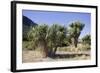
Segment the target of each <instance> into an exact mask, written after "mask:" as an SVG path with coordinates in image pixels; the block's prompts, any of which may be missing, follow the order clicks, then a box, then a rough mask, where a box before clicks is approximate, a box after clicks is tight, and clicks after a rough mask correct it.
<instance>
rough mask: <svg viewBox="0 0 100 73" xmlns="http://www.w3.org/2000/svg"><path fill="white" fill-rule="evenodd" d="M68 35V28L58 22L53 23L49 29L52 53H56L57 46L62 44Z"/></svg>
mask: <svg viewBox="0 0 100 73" xmlns="http://www.w3.org/2000/svg"><path fill="white" fill-rule="evenodd" d="M65 37H66V28H65V27H63V26H60V25H58V24H53V25H52V26H51V27H50V28H49V30H48V40H49V43H50V44H51V53H52V54H53V55H55V52H56V51H57V47H59V46H62V43H63V42H64V39H65Z"/></svg>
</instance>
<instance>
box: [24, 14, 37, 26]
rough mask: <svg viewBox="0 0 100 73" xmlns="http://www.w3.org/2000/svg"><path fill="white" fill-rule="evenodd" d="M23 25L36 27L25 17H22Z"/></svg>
mask: <svg viewBox="0 0 100 73" xmlns="http://www.w3.org/2000/svg"><path fill="white" fill-rule="evenodd" d="M23 24H24V25H27V26H35V25H38V24H37V23H35V22H33V21H32V20H31V19H29V18H28V17H26V16H23Z"/></svg>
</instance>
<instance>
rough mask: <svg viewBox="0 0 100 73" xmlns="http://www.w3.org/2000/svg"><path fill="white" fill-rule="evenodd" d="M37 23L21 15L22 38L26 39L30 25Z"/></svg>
mask: <svg viewBox="0 0 100 73" xmlns="http://www.w3.org/2000/svg"><path fill="white" fill-rule="evenodd" d="M36 25H38V24H37V23H35V22H33V21H32V20H31V19H29V18H28V17H26V16H23V40H28V38H27V37H28V35H27V33H28V32H29V31H30V30H31V28H32V27H35V26H36Z"/></svg>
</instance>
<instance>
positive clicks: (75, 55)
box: [22, 50, 90, 63]
mask: <svg viewBox="0 0 100 73" xmlns="http://www.w3.org/2000/svg"><path fill="white" fill-rule="evenodd" d="M22 58H23V59H22V61H23V63H30V62H42V61H62V60H64V61H69V60H87V59H90V51H84V52H61V51H57V52H56V57H55V58H50V57H46V58H45V57H44V53H43V52H41V51H34V50H23V52H22Z"/></svg>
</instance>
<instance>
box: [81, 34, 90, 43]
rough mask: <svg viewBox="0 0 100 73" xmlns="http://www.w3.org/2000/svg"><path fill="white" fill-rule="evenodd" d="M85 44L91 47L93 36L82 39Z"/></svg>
mask: <svg viewBox="0 0 100 73" xmlns="http://www.w3.org/2000/svg"><path fill="white" fill-rule="evenodd" d="M82 42H83V44H89V45H91V35H86V36H84V37H83V38H82Z"/></svg>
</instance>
